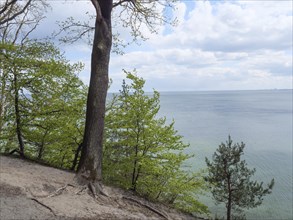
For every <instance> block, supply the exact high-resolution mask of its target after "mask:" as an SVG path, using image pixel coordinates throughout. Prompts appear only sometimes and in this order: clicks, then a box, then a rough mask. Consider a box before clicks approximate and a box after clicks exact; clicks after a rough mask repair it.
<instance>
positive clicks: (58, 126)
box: [0, 42, 86, 167]
mask: <svg viewBox="0 0 293 220" xmlns="http://www.w3.org/2000/svg"><path fill="white" fill-rule="evenodd" d="M0 52H1V53H0V58H1V66H0V70H1V81H2V82H4V83H3V84H2V85H1V86H2V88H1V89H2V90H1V91H2V93H1V103H4V101H5V103H6V104H5V108H2V109H3V111H2V114H1V121H3V123H2V129H1V136H0V151H1V152H8V151H10V150H11V149H12V148H15V147H17V146H18V144H17V138H16V109H15V105H18V108H19V114H20V129H21V131H22V138H23V140H24V143H25V152H26V155H28V156H32V157H38V158H39V159H43V160H46V161H49V162H50V163H53V164H54V165H57V166H61V167H69V166H70V164H71V161H72V159H73V156H72V154H73V152H72V151H74V150H75V148H77V146H78V144H79V143H80V142H81V138H82V134H81V131H82V129H83V128H82V127H83V123H84V122H83V121H84V110H85V109H84V108H85V100H86V88H85V86H84V85H83V83H82V82H81V81H80V80H79V78H78V77H77V75H76V73H77V72H79V71H80V70H81V68H82V65H81V64H80V63H77V64H73V65H71V64H69V62H68V61H66V60H65V59H64V57H63V56H62V54H61V53H60V51H59V50H58V49H57V48H55V47H54V46H53V45H52V44H50V43H40V42H28V43H26V44H24V45H21V46H20V45H14V44H4V43H2V44H0ZM16 96H17V97H18V99H19V100H18V102H16V101H15V97H16ZM2 101H3V102H2ZM3 107H4V105H3Z"/></svg>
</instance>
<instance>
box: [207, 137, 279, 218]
mask: <svg viewBox="0 0 293 220" xmlns="http://www.w3.org/2000/svg"><path fill="white" fill-rule="evenodd" d="M244 147H245V144H244V143H241V144H239V143H236V144H233V142H232V140H231V137H230V136H229V137H228V141H226V144H224V143H222V144H221V145H220V146H219V148H218V149H217V150H216V152H215V153H214V155H213V161H212V162H211V161H209V160H208V159H207V158H206V164H207V166H208V176H206V178H205V179H206V181H207V182H208V183H210V188H211V192H212V195H213V197H214V199H215V200H216V202H217V203H224V204H225V206H226V209H227V215H226V216H227V220H230V219H232V216H236V215H233V214H234V213H239V214H242V212H243V209H249V208H254V207H257V206H259V205H261V203H262V201H263V197H264V196H265V195H268V194H270V193H271V192H272V189H273V186H274V179H272V180H271V182H270V183H269V184H268V186H267V187H266V188H265V187H263V182H260V183H258V182H257V181H253V180H251V177H252V176H253V175H254V173H255V171H256V170H255V169H249V168H247V163H246V162H245V160H241V156H242V155H243V150H244ZM243 217H244V215H243Z"/></svg>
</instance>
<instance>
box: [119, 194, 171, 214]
mask: <svg viewBox="0 0 293 220" xmlns="http://www.w3.org/2000/svg"><path fill="white" fill-rule="evenodd" d="M122 198H123V199H126V200H129V201H132V202H136V203H138V204H139V205H141V206H144V207H146V208H147V209H149V210H151V211H152V212H154V213H156V214H158V215H159V216H161V217H163V218H165V219H169V216H168V215H167V214H165V213H163V212H160V211H159V210H157V209H155V208H153V207H151V206H149V205H148V204H145V203H143V202H141V201H139V200H137V199H135V198H132V197H126V196H123V197H122Z"/></svg>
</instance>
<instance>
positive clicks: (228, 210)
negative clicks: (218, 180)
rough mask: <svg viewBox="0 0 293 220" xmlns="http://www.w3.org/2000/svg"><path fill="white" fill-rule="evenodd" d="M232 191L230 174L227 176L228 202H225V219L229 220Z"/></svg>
mask: <svg viewBox="0 0 293 220" xmlns="http://www.w3.org/2000/svg"><path fill="white" fill-rule="evenodd" d="M231 203H232V192H231V182H230V176H228V203H227V220H231V209H232V206H231V205H232V204H231Z"/></svg>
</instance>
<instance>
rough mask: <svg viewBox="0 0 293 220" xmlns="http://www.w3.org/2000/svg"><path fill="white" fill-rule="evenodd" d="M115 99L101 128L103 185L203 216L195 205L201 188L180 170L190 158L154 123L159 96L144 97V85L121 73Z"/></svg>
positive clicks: (166, 128)
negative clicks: (103, 135) (127, 190)
mask: <svg viewBox="0 0 293 220" xmlns="http://www.w3.org/2000/svg"><path fill="white" fill-rule="evenodd" d="M125 73H126V74H127V79H128V80H131V83H130V84H127V83H126V82H125V81H124V83H123V85H122V90H121V91H120V94H119V95H114V97H113V98H112V101H111V102H110V103H109V105H108V108H107V114H106V125H105V131H106V133H105V139H104V143H105V149H104V162H103V167H104V168H103V169H104V173H105V174H104V178H103V179H104V181H105V182H107V183H109V184H115V185H118V186H119V187H123V188H126V189H131V190H132V191H134V192H136V193H139V194H142V195H143V196H145V197H147V198H149V199H151V200H156V201H161V202H163V203H168V204H170V205H174V206H176V207H179V208H181V209H184V210H185V211H189V212H194V211H196V212H197V213H199V212H201V213H203V212H207V207H206V206H204V205H203V204H201V203H200V202H198V201H197V199H196V195H195V194H196V193H198V192H199V191H200V190H201V189H202V188H203V181H202V178H201V176H200V175H199V174H197V173H194V172H192V171H190V170H189V169H187V168H186V167H185V169H184V167H183V164H184V163H186V161H187V160H188V159H190V158H191V157H192V155H187V154H185V153H184V152H183V151H184V150H185V149H186V148H188V147H189V145H188V144H185V143H184V142H183V141H182V136H180V135H178V133H177V131H176V130H175V128H174V122H172V123H171V124H169V125H168V124H167V123H166V118H164V117H163V118H159V117H158V112H159V109H160V105H159V103H160V100H159V97H160V95H159V93H158V92H157V91H154V93H153V94H152V95H146V94H145V93H144V90H143V87H144V84H145V81H144V80H143V79H142V78H139V77H137V76H136V75H135V74H132V73H130V72H125Z"/></svg>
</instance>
